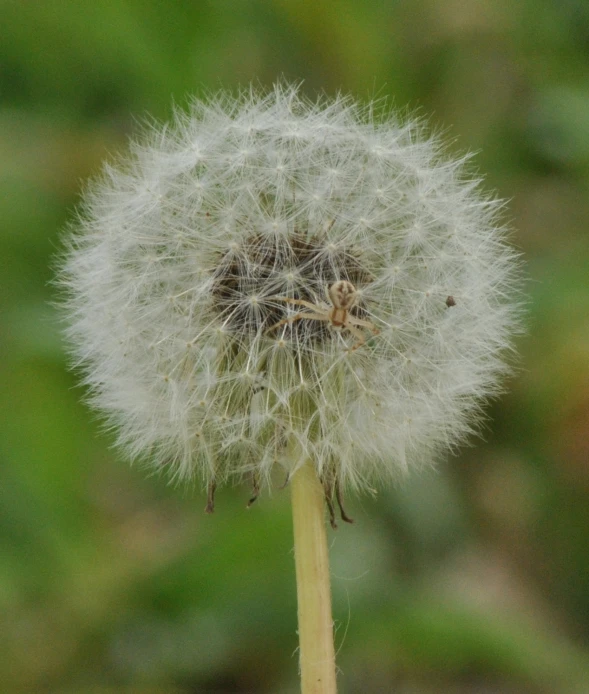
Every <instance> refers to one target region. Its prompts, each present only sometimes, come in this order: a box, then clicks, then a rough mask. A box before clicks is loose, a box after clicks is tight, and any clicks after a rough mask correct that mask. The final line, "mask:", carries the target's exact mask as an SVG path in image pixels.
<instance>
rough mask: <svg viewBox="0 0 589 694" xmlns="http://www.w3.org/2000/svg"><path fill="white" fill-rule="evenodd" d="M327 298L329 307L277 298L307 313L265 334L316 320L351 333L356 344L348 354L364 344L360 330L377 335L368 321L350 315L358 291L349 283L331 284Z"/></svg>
mask: <svg viewBox="0 0 589 694" xmlns="http://www.w3.org/2000/svg"><path fill="white" fill-rule="evenodd" d="M327 296H328V297H329V300H330V301H331V306H328V305H327V304H313V303H311V302H310V301H304V300H303V299H286V298H281V297H277V299H278V301H286V302H287V303H289V304H294V305H295V306H304V307H305V308H307V309H309V311H300V312H299V313H296V314H295V315H294V316H291V317H290V318H284V319H283V320H281V321H279V322H278V323H276V324H275V325H273V326H272V327H270V328H269V329H268V331H267V332H271V331H272V330H277V329H278V328H280V327H281V326H282V325H291V324H292V323H294V322H295V321H298V320H317V321H324V322H325V323H329V324H330V325H331V326H332V327H333V328H338V329H339V330H347V331H348V332H350V333H352V335H354V337H355V338H356V340H357V342H356V344H354V346H353V347H351V348H350V349H349V350H348V352H354V351H355V350H357V349H358V347H362V345H363V344H365V343H366V338H365V336H364V333H363V332H362V330H360V328H366V329H368V330H370V331H371V332H372V333H373V334H374V335H378V334H379V332H380V330H379V329H378V328H377V327H376V326H375V325H374V324H373V323H371V322H370V321H367V320H362V319H361V318H356V316H351V315H350V309H351V308H353V306H354V305H355V304H356V301H357V299H358V291H357V290H356V287H354V285H353V284H352V283H351V282H348V281H347V280H339V281H338V282H335V283H334V284H332V285H331V286H330V287H329V288H328V290H327Z"/></svg>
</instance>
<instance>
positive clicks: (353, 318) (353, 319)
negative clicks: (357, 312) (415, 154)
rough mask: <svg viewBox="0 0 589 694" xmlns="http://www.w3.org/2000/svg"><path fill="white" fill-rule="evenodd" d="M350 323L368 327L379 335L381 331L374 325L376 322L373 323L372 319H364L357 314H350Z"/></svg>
mask: <svg viewBox="0 0 589 694" xmlns="http://www.w3.org/2000/svg"><path fill="white" fill-rule="evenodd" d="M348 323H350V324H351V325H359V326H361V327H362V328H368V330H370V331H371V332H372V333H374V334H375V335H378V334H379V333H380V330H379V329H378V328H377V327H376V325H374V323H371V322H370V321H367V320H362V319H361V318H356V316H348Z"/></svg>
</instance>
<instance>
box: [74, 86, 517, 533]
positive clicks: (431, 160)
mask: <svg viewBox="0 0 589 694" xmlns="http://www.w3.org/2000/svg"><path fill="white" fill-rule="evenodd" d="M372 114H373V109H366V110H365V109H363V108H362V107H360V106H358V105H357V104H355V103H354V102H353V101H352V100H350V99H346V98H341V97H339V98H336V99H334V100H331V101H330V100H328V99H320V100H318V101H316V102H311V101H307V100H305V99H304V98H303V97H302V96H301V95H300V93H299V92H298V90H297V88H291V87H288V86H278V87H276V88H275V89H274V90H273V91H271V92H270V93H268V94H266V95H258V94H256V93H254V92H253V91H251V92H248V93H244V94H242V95H240V96H238V97H236V98H233V97H231V96H229V95H227V94H221V95H219V96H217V97H215V98H212V99H210V100H209V101H208V102H194V104H193V105H192V108H191V110H190V112H189V113H187V114H178V115H177V116H176V120H175V122H174V124H173V125H172V126H171V127H168V128H162V129H154V130H153V131H152V132H151V133H148V134H147V137H146V141H145V142H143V143H138V144H135V145H133V147H132V150H131V154H130V155H129V157H128V158H127V160H125V161H122V163H121V164H120V165H117V166H107V167H105V170H104V173H103V175H102V177H101V178H99V179H98V180H97V181H95V182H94V183H93V184H92V185H91V187H90V188H89V190H88V192H87V193H86V196H85V198H84V202H83V208H82V211H81V215H80V219H79V221H78V223H77V224H76V228H75V229H74V232H73V234H72V237H71V241H70V243H69V247H68V251H67V257H66V259H65V262H64V265H63V272H62V283H63V284H64V285H65V286H66V288H67V291H68V299H67V312H68V317H69V333H68V334H69V338H70V340H71V342H72V344H73V352H74V354H75V357H76V360H77V363H78V365H79V366H80V367H81V369H82V370H83V373H84V375H85V382H86V384H87V385H88V386H89V389H90V393H91V400H92V402H93V404H94V405H95V406H96V407H98V408H99V409H100V410H102V411H103V412H104V413H105V414H106V415H107V416H108V418H109V422H110V423H111V424H113V425H115V427H116V429H117V431H118V432H119V443H120V444H121V445H122V446H123V447H124V448H125V449H126V450H127V452H128V454H129V455H130V456H131V457H132V458H135V457H138V456H143V457H147V458H149V459H150V460H151V462H152V463H153V465H155V466H156V467H157V468H160V469H165V470H168V471H169V473H170V475H171V476H172V477H173V478H174V479H176V480H185V479H190V478H195V477H196V478H200V479H201V480H202V482H203V484H204V486H205V487H207V488H208V490H209V491H208V503H207V511H209V512H212V510H213V509H214V494H215V489H216V488H217V486H218V485H220V484H221V483H223V482H225V481H227V480H228V479H229V478H234V477H236V478H243V477H247V478H249V479H250V480H253V492H252V496H251V501H250V503H253V501H254V500H255V499H256V498H257V497H258V494H259V489H260V487H263V486H264V484H267V483H268V481H269V478H270V474H271V471H272V469H273V468H274V467H275V466H276V465H277V464H278V465H281V466H283V467H284V468H285V471H286V474H287V476H289V477H290V476H291V475H292V474H293V473H294V472H295V471H296V470H297V469H299V468H300V467H301V466H302V465H303V463H304V462H305V461H307V460H310V461H313V465H314V466H315V468H316V470H317V473H318V475H319V477H320V479H321V480H322V481H323V484H324V487H325V490H326V493H327V495H328V497H329V501H330V509H331V511H330V513H331V520H332V524H335V520H334V511H333V501H332V494H333V495H334V497H335V500H336V501H337V503H338V504H339V506H340V509H341V513H342V517H343V519H344V520H351V519H349V517H348V516H347V514H346V513H345V511H344V510H343V497H342V490H343V489H344V488H346V487H352V488H355V489H358V490H362V489H371V488H372V486H373V485H374V484H375V483H376V482H379V481H384V480H387V479H389V480H390V479H394V478H397V477H399V476H402V475H404V474H406V472H407V471H408V470H411V469H415V468H420V467H423V466H424V465H429V464H431V462H432V461H434V460H435V459H436V458H437V457H438V455H439V453H440V452H441V451H442V450H443V449H445V448H447V447H449V446H450V447H454V446H456V445H457V444H458V443H460V442H461V441H462V440H463V439H464V438H465V437H466V436H467V435H468V434H470V433H471V432H472V431H473V430H474V429H476V421H477V417H478V415H479V412H480V406H481V402H482V400H484V399H485V398H487V397H488V396H493V395H495V394H497V393H498V392H499V390H500V379H501V376H502V375H503V374H505V372H506V370H507V367H506V365H505V362H504V358H503V357H504V354H505V351H506V350H507V349H509V346H510V342H509V340H510V336H511V335H512V334H513V332H514V329H515V328H516V327H517V317H518V306H517V301H514V297H516V296H517V276H518V275H517V266H518V262H517V254H516V253H515V252H514V251H513V250H512V249H511V248H510V247H509V246H508V245H507V243H506V241H505V237H506V230H505V228H504V227H503V226H502V224H501V223H500V221H498V215H499V211H500V208H501V203H500V202H498V201H496V200H494V199H493V198H491V197H488V196H486V195H485V194H484V193H482V192H480V190H479V188H478V187H477V185H475V183H473V180H472V179H471V178H470V177H469V176H468V175H467V174H466V173H465V166H464V165H465V161H464V160H457V161H454V160H452V159H449V158H448V157H446V156H445V155H444V154H443V152H442V150H441V146H440V144H439V142H438V141H437V140H436V139H431V138H428V137H427V136H426V135H424V133H423V128H422V125H421V124H420V123H418V122H408V123H400V122H398V121H397V120H396V118H395V116H391V115H386V116H384V117H383V118H382V119H381V120H378V119H377V118H376V117H375V116H373V115H372ZM344 290H345V291H344ZM338 291H339V292H340V293H339V294H338V293H337V292H338ZM342 291H343V292H344V294H345V296H344V294H341V292H342ZM346 292H347V294H346ZM456 296H458V297H460V301H459V310H457V309H456V310H447V309H449V308H450V307H455V306H456V304H457V302H456V300H455V299H454V297H456ZM342 297H343V298H342ZM346 297H348V298H346ZM350 297H351V299H350ZM348 299H350V301H348Z"/></svg>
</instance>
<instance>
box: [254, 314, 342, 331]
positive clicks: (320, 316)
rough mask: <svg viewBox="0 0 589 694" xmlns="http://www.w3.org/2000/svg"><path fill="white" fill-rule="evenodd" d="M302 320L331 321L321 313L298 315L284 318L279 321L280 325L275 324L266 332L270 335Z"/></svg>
mask: <svg viewBox="0 0 589 694" xmlns="http://www.w3.org/2000/svg"><path fill="white" fill-rule="evenodd" d="M302 318H308V319H309V320H321V321H329V317H328V316H325V315H323V314H321V313H297V314H295V315H294V316H291V317H290V318H283V319H282V320H281V321H278V323H275V324H274V325H272V326H270V327H269V328H268V330H266V333H269V332H270V331H272V330H276V329H277V328H280V326H282V325H286V324H287V323H288V324H290V323H294V322H295V321H298V320H301V319H302Z"/></svg>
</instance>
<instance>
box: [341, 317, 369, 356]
mask: <svg viewBox="0 0 589 694" xmlns="http://www.w3.org/2000/svg"><path fill="white" fill-rule="evenodd" d="M344 328H345V329H346V330H349V331H350V332H351V333H352V335H354V336H355V337H356V339H357V340H358V342H356V344H355V345H354V346H353V347H350V349H349V350H348V352H355V351H356V350H357V349H358V347H362V345H364V344H366V338H365V337H364V333H363V332H362V331H361V330H358V328H355V327H354V326H353V325H350V324H349V322H346V324H345V325H344Z"/></svg>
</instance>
